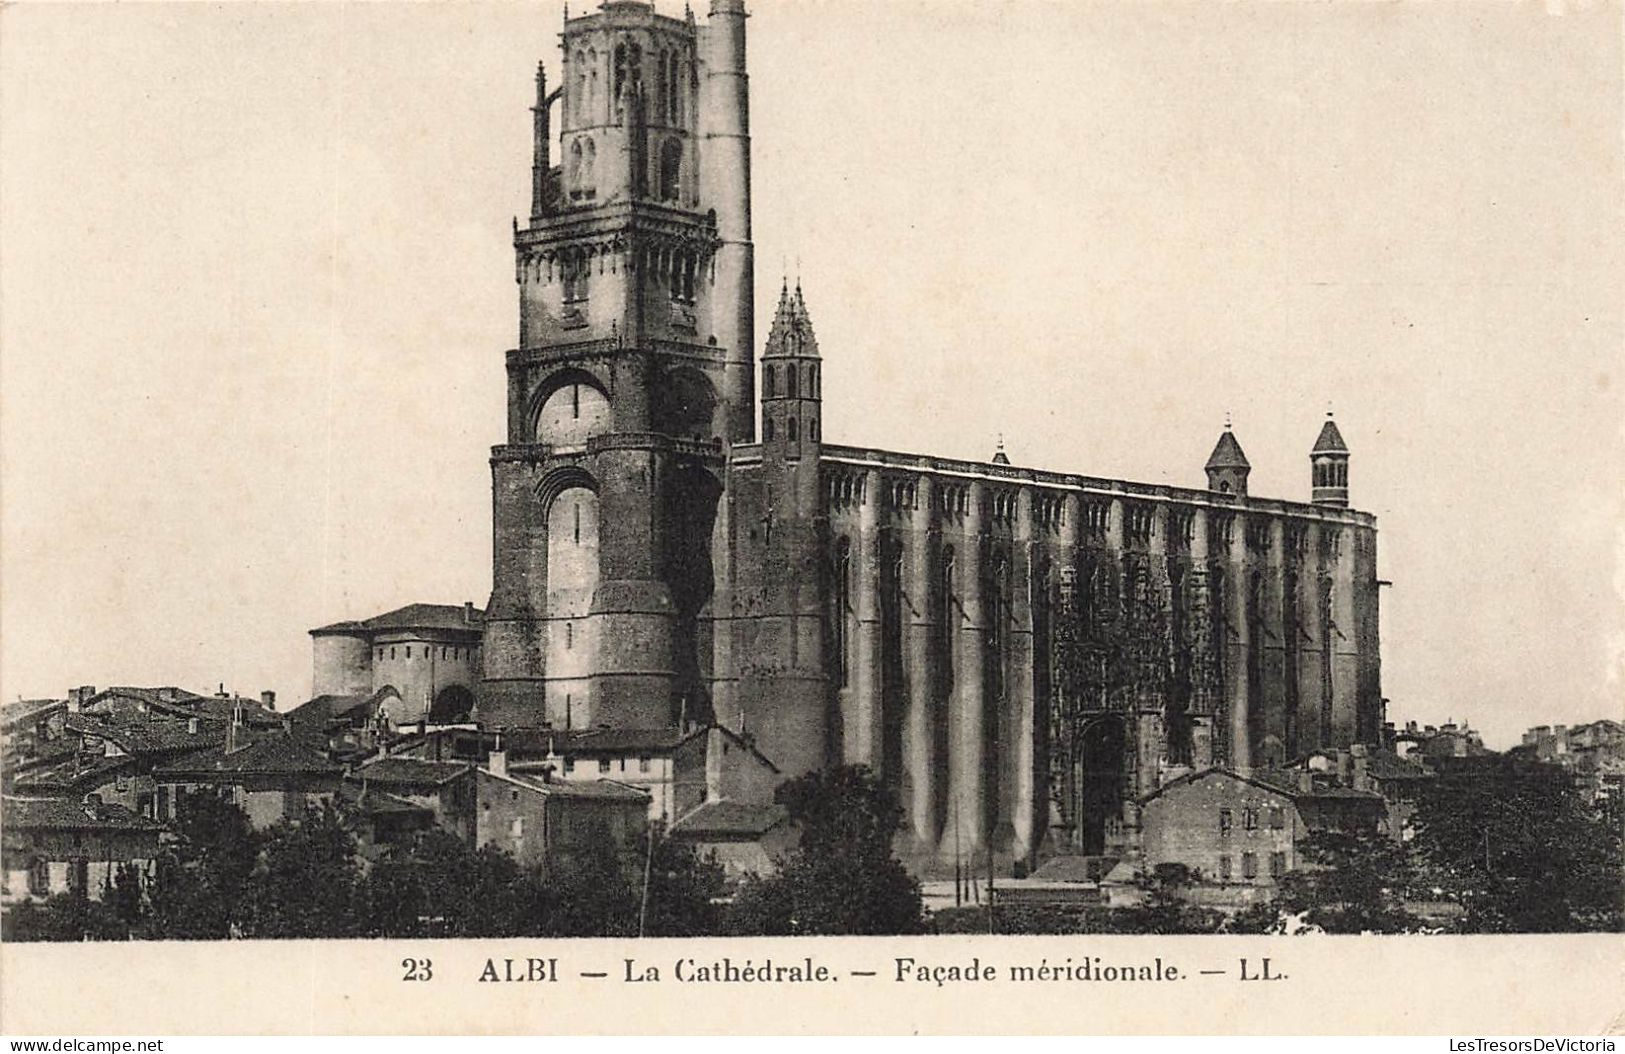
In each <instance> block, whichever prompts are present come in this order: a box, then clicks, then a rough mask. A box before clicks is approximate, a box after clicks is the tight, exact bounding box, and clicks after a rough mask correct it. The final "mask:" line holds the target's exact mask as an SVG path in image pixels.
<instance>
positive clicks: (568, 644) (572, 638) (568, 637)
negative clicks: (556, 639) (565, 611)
mask: <svg viewBox="0 0 1625 1054" xmlns="http://www.w3.org/2000/svg"><path fill="white" fill-rule="evenodd" d="M575 646H576V624H575V623H574V622H566V623H565V624H564V647H565V649H566V650H568V649H570V648H573V647H575Z"/></svg>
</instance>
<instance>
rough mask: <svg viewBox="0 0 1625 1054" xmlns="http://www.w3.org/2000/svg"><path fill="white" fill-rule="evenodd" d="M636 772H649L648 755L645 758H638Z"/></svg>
mask: <svg viewBox="0 0 1625 1054" xmlns="http://www.w3.org/2000/svg"><path fill="white" fill-rule="evenodd" d="M638 771H639V772H648V771H649V757H648V755H645V756H643V757H641V758H638Z"/></svg>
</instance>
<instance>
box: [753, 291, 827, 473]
mask: <svg viewBox="0 0 1625 1054" xmlns="http://www.w3.org/2000/svg"><path fill="white" fill-rule="evenodd" d="M819 364H820V360H819V355H818V338H817V337H816V336H814V335H813V327H812V319H811V318H810V317H808V315H807V302H806V301H805V300H804V299H803V298H802V295H801V283H800V282H797V283H796V288H795V291H794V292H793V293H792V292H791V291H790V283H789V281H788V280H786V281H785V283H784V285H783V286H782V287H781V288H780V290H779V306H778V309H777V310H776V311H774V313H773V325H772V328H771V329H770V330H769V331H768V335H767V346H766V347H765V348H764V349H763V350H762V453H763V455H764V456H774V457H782V458H785V459H787V460H792V461H793V460H796V459H798V458H801V457H817V454H818V444H819V442H820V434H819V433H820V421H819V418H820V417H821V416H822V413H821V410H822V406H821V401H820V400H821V392H820V390H819V386H820V384H821V383H822V380H821V378H820V377H819V375H818V373H819Z"/></svg>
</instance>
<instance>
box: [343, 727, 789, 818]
mask: <svg viewBox="0 0 1625 1054" xmlns="http://www.w3.org/2000/svg"><path fill="white" fill-rule="evenodd" d="M497 752H500V753H501V754H503V755H504V756H505V757H506V758H507V771H509V772H511V773H513V774H515V775H526V776H532V777H537V778H541V779H545V780H548V781H553V782H559V783H591V782H596V781H597V780H602V779H611V780H614V781H615V782H617V783H622V784H625V785H627V786H630V787H635V788H637V789H638V790H641V791H643V792H645V793H646V794H647V795H648V798H647V801H648V805H649V820H650V822H652V823H662V824H665V825H666V826H668V827H670V825H671V824H672V823H673V822H674V821H676V820H677V818H678V817H681V816H684V815H686V814H687V813H689V812H691V811H692V810H693V809H695V808H697V807H698V806H700V805H703V804H705V803H706V802H708V801H720V800H722V799H729V800H734V801H770V800H771V799H772V797H773V791H774V790H775V789H776V788H777V787H778V785H779V783H780V782H781V781H782V780H783V779H784V776H783V774H782V773H781V772H780V771H779V769H778V767H777V766H776V765H774V764H773V762H772V761H770V760H769V759H768V758H767V757H766V756H765V755H763V754H762V752H761V751H760V750H758V749H757V747H756V744H755V742H754V741H753V740H752V739H751V738H750V737H749V736H743V735H740V734H739V733H737V732H733V731H731V730H729V729H727V728H724V727H722V726H721V725H700V726H690V727H689V728H687V729H686V730H685V729H681V728H678V727H675V726H673V727H666V728H642V729H640V728H576V729H569V728H517V729H507V730H503V731H500V732H498V731H495V730H485V731H481V730H477V729H466V728H454V729H441V730H433V731H430V732H427V733H425V734H424V735H422V736H410V737H408V738H407V739H405V740H403V741H402V742H401V743H399V744H398V745H397V746H394V747H392V748H391V750H390V756H389V758H387V759H384V760H380V761H376V762H372V763H370V764H368V765H367V766H365V767H364V768H362V769H361V770H360V772H362V773H368V772H375V771H377V772H392V771H394V768H393V766H392V763H394V762H400V763H402V765H403V766H404V765H405V763H407V762H410V761H412V760H413V759H418V758H421V759H427V760H428V761H430V762H432V763H433V764H435V765H439V766H442V767H444V766H449V765H452V764H453V762H454V761H456V762H462V763H484V761H485V759H486V758H487V757H488V756H489V755H491V754H493V753H497ZM402 771H406V770H405V768H403V769H402ZM424 771H428V770H427V769H425V770H424ZM397 793H399V792H398V791H397Z"/></svg>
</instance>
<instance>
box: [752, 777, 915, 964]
mask: <svg viewBox="0 0 1625 1054" xmlns="http://www.w3.org/2000/svg"><path fill="white" fill-rule="evenodd" d="M774 800H775V801H777V802H778V803H779V804H781V805H783V806H784V807H785V808H786V809H787V810H788V811H789V814H790V822H791V823H792V824H793V825H794V826H795V827H796V829H797V830H798V832H799V833H800V843H799V844H798V845H797V847H796V849H795V850H794V851H793V852H792V853H791V854H790V855H789V856H788V858H786V859H785V860H784V861H782V862H781V863H780V865H779V868H778V870H777V871H776V873H774V874H773V875H772V876H770V877H767V878H763V879H757V880H754V881H749V882H746V883H745V884H744V886H743V887H742V888H741V890H740V892H739V895H738V897H737V898H736V899H735V904H734V910H733V911H732V912H731V915H730V919H731V922H730V928H731V929H733V930H735V931H737V932H747V933H763V934H769V935H778V934H802V933H821V934H899V933H918V932H920V931H921V930H922V928H923V919H922V904H921V900H920V884H919V882H918V880H916V879H915V878H914V877H913V876H912V875H910V874H909V873H908V871H907V870H906V869H905V868H904V867H903V865H902V863H901V862H900V861H899V860H898V859H897V858H896V857H895V856H893V855H892V840H893V839H894V838H895V837H896V835H897V831H898V828H899V827H900V826H901V825H902V821H903V810H902V806H900V805H899V804H898V802H897V798H896V795H894V794H893V793H892V792H891V790H890V788H888V787H886V786H884V785H882V784H881V783H880V782H879V781H878V780H876V779H875V777H874V776H873V774H872V773H871V772H870V771H869V770H868V768H866V767H864V766H862V765H846V766H841V767H839V768H835V769H831V770H829V771H820V772H813V773H809V774H808V775H805V776H801V777H799V778H797V779H794V780H790V781H789V782H787V783H784V784H782V785H780V787H779V789H778V791H777V792H775V794H774Z"/></svg>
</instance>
